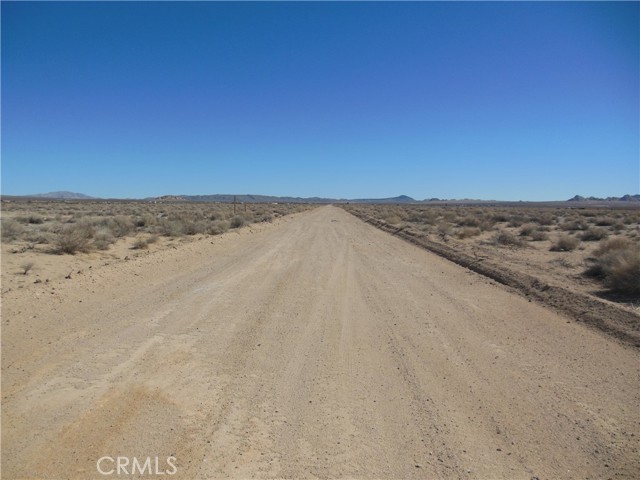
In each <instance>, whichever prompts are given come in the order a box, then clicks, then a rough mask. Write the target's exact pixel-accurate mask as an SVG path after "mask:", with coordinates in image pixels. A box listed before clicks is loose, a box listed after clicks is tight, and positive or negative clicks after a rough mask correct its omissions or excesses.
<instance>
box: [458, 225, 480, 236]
mask: <svg viewBox="0 0 640 480" xmlns="http://www.w3.org/2000/svg"><path fill="white" fill-rule="evenodd" d="M477 235H480V229H479V228H478V227H464V228H463V229H461V230H458V232H457V233H456V236H457V237H458V238H461V239H462V238H469V237H475V236H477Z"/></svg>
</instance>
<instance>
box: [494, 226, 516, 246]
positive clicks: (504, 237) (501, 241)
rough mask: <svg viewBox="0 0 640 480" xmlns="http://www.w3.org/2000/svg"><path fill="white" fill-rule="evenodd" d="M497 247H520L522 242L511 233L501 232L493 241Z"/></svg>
mask: <svg viewBox="0 0 640 480" xmlns="http://www.w3.org/2000/svg"><path fill="white" fill-rule="evenodd" d="M493 241H494V243H495V244H497V245H504V246H509V247H522V246H523V245H524V242H523V241H522V239H520V238H518V237H516V236H515V235H514V234H513V233H511V232H507V231H506V230H501V231H500V232H499V233H498V234H497V235H496V236H495V238H494V239H493Z"/></svg>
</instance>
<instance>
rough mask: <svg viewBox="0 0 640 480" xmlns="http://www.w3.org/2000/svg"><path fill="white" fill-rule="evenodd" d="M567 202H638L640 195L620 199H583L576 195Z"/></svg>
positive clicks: (625, 196)
mask: <svg viewBox="0 0 640 480" xmlns="http://www.w3.org/2000/svg"><path fill="white" fill-rule="evenodd" d="M567 202H640V195H629V194H627V195H623V196H622V197H607V198H598V197H583V196H581V195H576V196H574V197H571V198H570V199H569V200H567Z"/></svg>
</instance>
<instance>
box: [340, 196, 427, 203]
mask: <svg viewBox="0 0 640 480" xmlns="http://www.w3.org/2000/svg"><path fill="white" fill-rule="evenodd" d="M349 201H351V202H353V203H417V201H416V200H414V199H413V198H411V197H407V196H406V195H400V196H398V197H391V198H360V199H356V200H349Z"/></svg>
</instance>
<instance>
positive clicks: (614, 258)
mask: <svg viewBox="0 0 640 480" xmlns="http://www.w3.org/2000/svg"><path fill="white" fill-rule="evenodd" d="M606 259H607V260H608V261H607V263H606V265H605V266H604V270H605V284H606V285H607V286H608V287H609V288H611V289H612V290H614V291H618V292H622V293H627V294H631V295H640V248H637V247H636V248H627V249H624V250H618V251H617V252H616V253H612V254H610V255H608V256H607V258H606ZM602 260H605V258H604V257H603V259H602Z"/></svg>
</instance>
